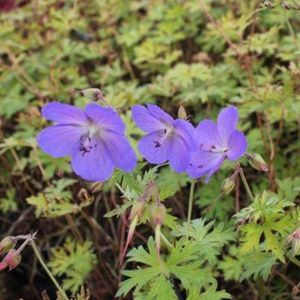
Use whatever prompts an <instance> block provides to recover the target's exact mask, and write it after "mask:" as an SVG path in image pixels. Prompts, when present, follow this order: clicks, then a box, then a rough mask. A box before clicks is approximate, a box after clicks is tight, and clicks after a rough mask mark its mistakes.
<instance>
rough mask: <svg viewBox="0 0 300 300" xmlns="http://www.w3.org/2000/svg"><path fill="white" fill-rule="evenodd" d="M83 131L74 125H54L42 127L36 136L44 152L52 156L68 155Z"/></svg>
mask: <svg viewBox="0 0 300 300" xmlns="http://www.w3.org/2000/svg"><path fill="white" fill-rule="evenodd" d="M83 133H84V132H83V129H82V128H81V127H79V126H76V125H63V124H61V125H55V126H50V127H47V128H45V129H43V130H42V131H41V132H40V133H39V135H38V136H37V142H38V145H39V146H40V147H41V148H42V150H43V151H44V152H46V153H48V154H49V155H51V156H53V157H63V156H70V155H71V153H72V151H73V149H74V147H75V146H77V145H78V142H79V140H80V137H81V135H82V134H83Z"/></svg>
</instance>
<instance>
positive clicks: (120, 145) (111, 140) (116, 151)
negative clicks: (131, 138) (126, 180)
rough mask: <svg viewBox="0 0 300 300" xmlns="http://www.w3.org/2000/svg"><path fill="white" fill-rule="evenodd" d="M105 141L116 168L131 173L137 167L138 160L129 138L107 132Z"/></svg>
mask: <svg viewBox="0 0 300 300" xmlns="http://www.w3.org/2000/svg"><path fill="white" fill-rule="evenodd" d="M104 138H105V140H104V139H103V141H104V143H105V146H106V148H107V150H108V152H109V155H110V157H111V159H112V161H113V163H114V164H115V166H116V167H118V168H120V169H122V170H124V171H126V172H130V171H132V170H133V169H134V168H135V167H136V163H137V158H136V155H135V153H134V151H133V149H132V148H131V146H130V144H129V142H128V140H127V138H126V137H125V136H124V135H123V134H122V135H121V134H116V133H115V132H113V131H110V132H107V133H106V134H105V136H104Z"/></svg>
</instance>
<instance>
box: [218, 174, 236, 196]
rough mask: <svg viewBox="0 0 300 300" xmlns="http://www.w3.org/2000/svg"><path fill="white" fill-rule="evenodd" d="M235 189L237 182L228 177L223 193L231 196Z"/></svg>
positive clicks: (223, 185) (224, 182)
mask: <svg viewBox="0 0 300 300" xmlns="http://www.w3.org/2000/svg"><path fill="white" fill-rule="evenodd" d="M234 187H235V181H234V179H233V178H232V177H228V178H226V179H225V180H224V181H223V184H222V189H221V192H222V194H223V195H229V194H230V193H231V191H232V190H233V189H234Z"/></svg>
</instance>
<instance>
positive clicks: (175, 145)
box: [169, 136, 191, 172]
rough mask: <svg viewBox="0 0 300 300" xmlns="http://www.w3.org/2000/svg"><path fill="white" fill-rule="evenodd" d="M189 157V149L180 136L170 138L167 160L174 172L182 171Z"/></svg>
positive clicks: (186, 165) (185, 167)
mask: <svg viewBox="0 0 300 300" xmlns="http://www.w3.org/2000/svg"><path fill="white" fill-rule="evenodd" d="M190 159H191V150H190V149H189V148H188V146H187V145H186V143H185V141H184V140H183V139H182V138H181V137H180V136H173V137H172V138H171V145H170V150H169V161H170V165H171V167H172V169H173V170H174V171H176V172H184V171H185V170H186V169H187V167H188V165H189V163H190Z"/></svg>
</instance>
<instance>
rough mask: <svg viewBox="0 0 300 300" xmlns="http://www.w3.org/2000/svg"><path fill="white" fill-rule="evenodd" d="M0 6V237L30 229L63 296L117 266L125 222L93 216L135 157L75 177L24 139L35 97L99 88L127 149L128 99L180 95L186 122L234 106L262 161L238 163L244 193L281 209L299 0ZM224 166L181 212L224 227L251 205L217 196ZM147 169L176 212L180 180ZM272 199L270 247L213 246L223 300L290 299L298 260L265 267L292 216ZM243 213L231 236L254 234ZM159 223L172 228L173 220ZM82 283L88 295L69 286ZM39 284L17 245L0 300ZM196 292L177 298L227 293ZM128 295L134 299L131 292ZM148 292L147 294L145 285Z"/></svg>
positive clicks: (102, 282) (140, 237) (297, 119)
mask: <svg viewBox="0 0 300 300" xmlns="http://www.w3.org/2000/svg"><path fill="white" fill-rule="evenodd" d="M0 10H1V11H0V22H1V27H0V116H1V123H0V126H1V127H0V140H1V142H0V199H1V200H0V212H1V216H0V218H1V227H0V228H1V235H3V236H6V235H9V234H14V235H16V234H24V233H27V232H33V231H35V230H37V229H38V230H39V233H38V241H39V245H40V248H41V250H42V252H43V255H44V256H45V257H46V259H47V261H48V262H49V266H50V268H51V269H52V271H53V273H54V274H55V275H57V276H58V278H60V279H61V280H63V283H64V287H65V288H66V289H67V290H68V291H69V292H70V293H72V294H74V295H75V294H76V293H78V294H77V297H78V298H76V299H78V300H79V299H88V294H90V295H91V299H112V298H113V297H114V295H115V294H116V292H117V290H118V286H119V283H120V282H121V281H122V279H123V278H122V275H121V271H122V269H124V268H125V266H124V265H123V266H122V267H120V266H119V260H118V258H119V255H120V252H121V250H122V249H123V247H124V239H126V233H125V232H126V228H127V226H128V219H127V217H126V214H123V216H122V217H121V218H119V219H117V218H112V219H111V218H104V217H103V216H104V214H105V213H108V212H109V211H111V210H112V209H114V208H116V205H121V204H122V203H123V201H124V199H123V198H122V197H121V193H120V192H119V191H118V190H117V189H116V187H115V185H114V183H115V182H119V183H120V182H122V180H123V186H129V187H132V190H134V189H135V188H136V182H140V183H142V182H143V179H142V177H141V174H142V170H145V165H144V164H143V163H140V167H139V169H138V170H137V171H136V172H135V174H133V175H130V176H127V177H126V178H125V177H124V178H123V179H122V174H119V173H118V172H117V173H116V175H115V177H114V178H113V179H112V180H111V182H110V183H108V184H105V185H104V186H102V185H101V184H97V185H91V184H87V183H86V182H83V181H82V180H80V179H78V178H77V177H75V176H74V174H73V173H72V172H71V169H70V167H69V164H68V162H67V160H66V159H53V158H51V157H50V156H48V155H46V154H44V153H42V151H41V150H40V149H38V148H37V145H36V142H35V136H36V134H37V132H38V131H39V130H41V129H42V128H43V127H44V126H45V125H46V121H45V120H43V118H42V117H41V113H40V108H41V107H42V106H43V105H44V104H45V103H47V102H49V101H53V100H56V101H61V102H65V103H71V104H75V105H78V106H84V105H85V104H86V103H88V101H89V99H87V98H85V97H83V96H82V95H81V94H80V92H79V91H80V90H82V89H86V88H89V87H94V88H101V90H102V92H103V94H104V96H105V98H106V100H107V101H108V102H109V103H110V104H111V105H113V106H115V107H116V108H117V109H118V110H119V112H120V113H121V114H122V118H123V119H124V121H125V123H126V125H127V134H128V136H129V137H130V139H131V141H132V143H133V145H134V146H135V147H136V143H137V139H138V137H139V136H140V135H141V132H140V131H139V130H138V129H137V128H136V127H135V126H134V125H133V123H132V121H131V120H130V107H131V106H132V105H134V104H136V103H139V104H143V103H148V102H153V103H157V104H158V105H160V106H161V107H162V108H163V109H165V110H166V111H168V112H169V113H171V114H173V116H175V115H176V114H177V111H178V108H179V106H180V105H183V106H184V107H185V109H186V111H187V112H188V115H189V116H190V120H191V121H192V122H193V123H194V124H197V122H198V121H199V120H201V119H203V118H206V117H210V118H215V117H216V116H217V113H218V111H219V109H220V108H221V107H224V106H226V105H228V104H234V105H236V106H238V108H239V111H240V118H241V123H240V127H241V129H242V130H244V131H245V133H246V134H247V138H248V144H249V149H248V150H249V152H258V153H260V154H262V155H263V156H264V157H265V158H266V161H267V162H268V164H269V166H270V172H269V176H267V175H265V174H262V173H258V172H256V171H254V170H252V169H251V168H249V167H248V165H247V163H246V160H245V161H242V165H243V166H244V167H245V172H246V174H247V178H248V179H249V181H250V182H251V187H252V189H253V191H254V192H255V193H257V194H259V193H262V192H263V191H264V190H266V189H269V190H270V191H271V192H273V193H275V192H276V193H277V195H279V196H274V197H275V198H276V197H279V198H278V199H277V198H276V199H277V200H276V199H275V200H274V199H273V198H272V197H273V196H270V195H265V196H264V197H267V198H268V197H270V199H273V200H272V201H273V202H272V201H271V200H270V201H271V202H270V201H269V200H268V201H267V202H266V203H265V205H266V207H265V209H266V210H267V211H268V209H270V208H272V207H274V205H275V206H276V205H279V204H278V201H279V202H280V201H283V199H285V201H287V203H286V205H285V206H284V208H285V209H286V208H287V207H291V206H293V205H294V204H299V200H300V198H299V192H300V159H299V154H300V3H299V1H293V0H290V1H256V0H253V1H235V0H215V1H214V0H206V1H204V0H199V1H196V0H195V1H193V0H188V1H180V0H176V1H175V0H131V1H123V0H85V1H79V0H77V1H73V0H24V1H13V0H3V1H1V2H0ZM230 170H231V168H230V166H229V164H228V165H227V166H226V167H225V168H224V170H223V171H221V172H219V173H218V175H217V176H215V178H214V179H213V180H212V181H211V182H210V183H209V184H208V185H204V184H199V185H198V188H197V193H196V196H197V199H196V200H197V201H196V205H197V206H196V207H195V210H194V217H203V218H206V220H207V221H210V220H215V221H216V222H217V223H220V222H223V223H224V224H225V228H229V227H230V226H232V225H233V219H232V215H233V214H234V213H235V212H238V211H240V209H241V208H244V207H247V208H248V211H244V210H241V211H240V212H239V214H238V215H237V218H238V220H239V221H241V222H242V221H244V220H245V218H247V217H249V214H250V213H251V214H253V211H254V212H255V209H256V208H255V205H256V204H255V203H252V204H251V205H252V206H253V207H252V206H251V205H250V206H249V204H250V203H249V202H248V200H247V197H246V194H245V191H244V189H243V187H242V186H237V189H236V192H235V194H234V193H233V194H232V195H230V196H226V197H225V198H222V199H220V198H219V197H218V195H219V193H220V186H221V182H222V181H223V180H224V178H226V176H228V175H230ZM154 173H155V174H154ZM145 176H146V175H145ZM151 176H152V177H155V179H156V181H157V184H158V187H159V189H160V193H161V196H162V198H163V199H166V198H168V199H167V200H166V206H167V207H169V208H172V211H173V215H175V216H176V217H178V218H179V220H185V218H186V208H187V198H188V189H187V187H188V184H189V182H190V179H189V178H187V177H186V176H185V175H184V174H182V175H178V174H173V173H172V172H171V171H170V170H169V169H168V168H167V167H164V168H162V169H161V170H159V171H157V170H155V172H154V171H153V174H151ZM151 176H150V177H151ZM152 177H151V178H152ZM120 178H121V179H120ZM137 178H139V179H138V180H137ZM124 182H125V183H124ZM137 189H138V188H137ZM127 193H128V191H127ZM129 196H130V195H129ZM129 196H128V197H129ZM131 196H132V195H131ZM129 199H130V197H129ZM268 199H269V198H268ZM129 206H130V205H129ZM258 206H259V205H258ZM251 207H252V209H250V208H251ZM121 209H122V208H121ZM285 209H283V208H282V207H279V208H278V210H277V211H275V212H274V211H272V214H274V218H275V219H276V222H277V221H278V222H279V221H282V219H284V220H285V221H286V222H287V223H285V225H286V224H288V227H284V225H282V226H283V227H284V229H282V230H280V228H278V226H279V225H278V226H277V227H276V229H274V228H271V229H270V230H269V232H268V234H269V238H270V239H272V238H273V240H274V236H275V235H276V237H278V236H279V235H280V242H279V243H280V245H277V246H276V247H277V248H276V247H275V248H276V249H275V248H274V245H273V246H272V245H270V248H269V249H268V248H267V251H260V247H261V245H258V244H257V245H252V246H251V245H250V246H251V247H253V248H255V249H254V252H252V254H251V256H250V257H249V254H247V251H246V252H243V249H244V248H245V247H247V244H246V246H245V244H244V247H242V248H238V245H239V243H243V237H242V240H241V241H239V242H236V241H235V242H231V243H230V246H227V247H226V249H224V250H223V251H221V248H222V247H223V245H224V243H221V244H220V247H219V248H220V249H219V248H218V251H220V253H219V260H218V261H213V262H212V264H211V265H209V268H211V270H212V272H213V274H214V276H216V278H217V279H218V284H219V289H220V290H222V289H224V290H226V291H227V292H228V293H230V294H231V295H232V297H233V298H234V299H299V298H297V293H298V290H297V289H298V287H297V284H298V283H299V281H300V277H299V269H297V267H295V266H293V265H292V264H291V263H286V264H283V263H281V264H280V263H279V261H280V260H281V261H283V260H284V258H283V252H282V251H283V250H280V249H281V247H283V246H282V245H283V243H284V239H286V237H287V235H288V234H290V233H291V232H292V231H293V230H294V229H295V228H296V227H297V226H299V224H298V219H299V220H300V218H298V217H295V216H294V217H293V218H292V217H291V218H290V219H289V220H287V212H286V210H285ZM249 210H250V211H251V212H249ZM124 211H125V208H124V210H123V211H121V212H120V211H117V212H115V213H116V214H117V213H122V212H124ZM111 215H114V211H113V213H111ZM256 220H257V221H256V222H255V225H254V223H251V224H248V225H249V226H252V227H253V226H254V227H253V228H249V227H244V228H243V229H242V230H241V232H242V233H241V235H242V236H243V235H244V238H245V237H246V239H247V237H249V235H251V232H253V231H254V232H257V230H259V229H257V228H259V226H261V224H262V222H263V221H262V219H260V216H258V217H257V219H256ZM168 222H169V225H170V224H171V225H170V227H171V228H172V224H173V223H172V222H176V221H175V220H173V219H171V220H169V221H168ZM282 222H283V221H282ZM255 226H256V227H255ZM280 226H281V225H280ZM286 228H289V229H288V230H286ZM207 230H208V229H207ZM251 230H252V231H251ZM276 230H277V231H276ZM138 231H139V233H138V234H137V235H136V238H135V241H134V243H136V244H137V245H140V244H146V242H147V237H148V236H149V235H151V234H152V232H151V229H150V230H149V227H147V226H144V225H143V226H141V229H139V230H138ZM262 234H263V232H262ZM265 234H266V232H265ZM232 239H233V236H231V237H230V238H228V239H227V241H232ZM259 240H260V236H259V237H258V240H256V241H257V243H259ZM248 242H249V239H248ZM254 244H255V243H254ZM148 246H149V247H150V248H151V247H152V246H151V240H149V241H148ZM248 246H249V245H248ZM250 246H249V247H250ZM252 250H253V249H252ZM252 250H251V251H252ZM245 253H246V254H245ZM274 253H275V255H273V254H274ZM133 254H134V253H132V255H133ZM263 280H265V281H263ZM83 285H84V286H85V287H87V288H88V289H89V292H85V291H84V290H83V289H82V290H81V292H80V287H81V286H83ZM44 290H46V291H47V293H48V295H49V297H54V296H53V295H54V292H55V290H54V287H52V286H51V284H50V283H49V280H48V279H47V277H46V275H45V274H44V273H43V272H42V271H41V270H40V268H39V266H38V264H37V261H36V259H34V258H33V256H32V254H31V252H30V251H27V250H26V251H25V252H24V255H23V263H22V265H21V267H19V268H18V269H16V270H14V271H12V272H10V273H9V274H7V273H1V274H0V297H1V299H19V298H21V297H22V298H24V299H40V294H41V292H42V291H44ZM87 293H88V294H87ZM205 293H206V294H203V295H202V296H201V298H199V297H198V296H195V298H189V299H212V300H213V299H223V297H224V298H226V297H227V296H228V294H227V293H225V292H220V294H218V295H217V294H214V296H212V294H211V295H210V294H209V291H206V292H205ZM121 294H122V293H121ZM124 294H125V293H124ZM28 295H31V296H30V297H29V298H28ZM44 297H46V296H45V294H44ZM293 297H294V298H293ZM298 297H299V296H298ZM45 299H48V298H45ZM128 299H133V298H132V296H128ZM135 299H148V298H146V296H145V295H144V296H143V294H140V295H137V296H136V298H135ZM149 299H159V298H158V296H157V295H155V294H153V297H152V298H149ZM170 299H173V298H170ZM183 299H184V298H183Z"/></svg>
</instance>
